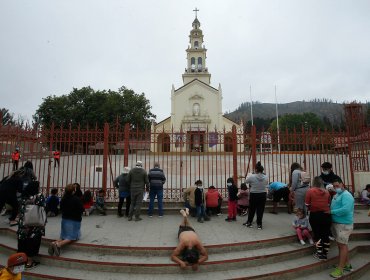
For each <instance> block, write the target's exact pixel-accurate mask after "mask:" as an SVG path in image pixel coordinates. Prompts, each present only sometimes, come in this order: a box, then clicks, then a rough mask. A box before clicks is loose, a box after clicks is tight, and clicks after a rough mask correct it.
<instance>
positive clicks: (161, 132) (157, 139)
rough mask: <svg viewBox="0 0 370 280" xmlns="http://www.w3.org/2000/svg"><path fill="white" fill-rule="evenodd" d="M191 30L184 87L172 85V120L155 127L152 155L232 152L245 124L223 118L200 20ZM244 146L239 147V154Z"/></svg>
mask: <svg viewBox="0 0 370 280" xmlns="http://www.w3.org/2000/svg"><path fill="white" fill-rule="evenodd" d="M192 26H193V28H192V30H191V31H190V35H189V39H190V40H189V43H190V45H189V46H188V48H187V49H186V54H187V66H186V68H185V72H184V73H183V74H182V80H183V85H182V86H181V87H179V88H177V89H176V88H175V87H174V85H172V90H171V116H170V117H168V118H166V119H164V120H162V121H161V122H159V123H157V124H153V125H152V128H151V135H152V144H151V151H152V152H178V151H180V150H181V151H184V152H192V151H198V152H212V151H217V152H220V151H221V152H223V151H225V152H231V151H230V148H228V147H230V143H231V142H230V141H231V139H230V138H231V137H232V134H231V131H232V127H233V126H235V128H236V129H237V131H238V134H239V133H241V134H242V133H243V124H242V123H240V124H237V123H235V122H233V121H232V120H230V119H228V118H226V117H225V116H223V113H222V89H221V85H220V84H219V85H218V87H217V88H215V87H213V86H211V74H210V73H209V71H208V68H207V64H206V58H207V49H206V48H205V46H204V44H203V42H204V41H203V32H202V30H201V29H200V22H199V20H198V18H197V16H195V19H194V21H193V24H192ZM171 137H172V139H171ZM153 138H154V139H153ZM220 143H223V145H220ZM243 146H244V145H242V144H241V145H238V151H241V150H242V149H243Z"/></svg>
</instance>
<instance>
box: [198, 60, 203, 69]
mask: <svg viewBox="0 0 370 280" xmlns="http://www.w3.org/2000/svg"><path fill="white" fill-rule="evenodd" d="M201 69H202V58H201V57H198V70H201Z"/></svg>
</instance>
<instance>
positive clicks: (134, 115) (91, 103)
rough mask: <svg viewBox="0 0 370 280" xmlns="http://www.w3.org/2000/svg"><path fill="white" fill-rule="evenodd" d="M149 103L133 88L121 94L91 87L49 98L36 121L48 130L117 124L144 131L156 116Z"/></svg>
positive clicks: (120, 92) (37, 115) (38, 112)
mask: <svg viewBox="0 0 370 280" xmlns="http://www.w3.org/2000/svg"><path fill="white" fill-rule="evenodd" d="M150 109H151V106H150V103H149V100H148V99H146V98H145V94H144V93H141V94H137V93H135V92H134V91H133V90H131V89H127V88H126V87H124V86H123V87H121V88H119V89H118V91H112V90H108V91H107V90H102V91H95V90H94V89H92V88H91V87H83V88H81V89H77V88H74V89H73V90H72V92H71V93H70V94H69V95H62V96H55V95H53V96H48V97H46V98H44V99H43V103H42V104H41V105H40V106H39V108H38V109H37V111H36V114H35V115H34V116H33V118H34V121H35V122H36V123H38V124H40V125H42V126H44V127H51V124H52V123H53V122H54V124H55V125H56V126H67V125H69V124H71V126H72V127H74V128H75V127H77V126H78V125H79V124H80V125H81V126H86V125H88V124H89V125H95V124H97V125H98V126H99V127H102V126H103V124H104V123H105V122H108V123H110V124H113V123H115V122H116V119H117V117H118V120H119V121H120V123H121V124H123V123H130V124H131V126H133V127H139V128H141V129H142V128H144V127H147V126H148V125H150V120H151V119H152V118H155V115H154V114H153V113H152V112H151V111H150Z"/></svg>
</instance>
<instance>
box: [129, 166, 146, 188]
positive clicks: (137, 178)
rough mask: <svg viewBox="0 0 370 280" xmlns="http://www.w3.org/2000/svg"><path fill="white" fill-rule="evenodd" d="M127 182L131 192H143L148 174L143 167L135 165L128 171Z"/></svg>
mask: <svg viewBox="0 0 370 280" xmlns="http://www.w3.org/2000/svg"><path fill="white" fill-rule="evenodd" d="M127 182H128V183H129V185H130V192H131V193H133V192H136V193H137V192H144V191H145V187H148V186H149V180H148V174H147V173H146V171H145V169H144V168H142V167H139V166H135V167H134V168H132V169H131V170H130V172H129V173H128V176H127Z"/></svg>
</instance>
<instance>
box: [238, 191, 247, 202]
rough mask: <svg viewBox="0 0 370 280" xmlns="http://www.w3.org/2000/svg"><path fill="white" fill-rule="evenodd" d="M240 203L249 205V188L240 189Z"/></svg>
mask: <svg viewBox="0 0 370 280" xmlns="http://www.w3.org/2000/svg"><path fill="white" fill-rule="evenodd" d="M238 205H242V206H249V190H240V192H239V193H238Z"/></svg>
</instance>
